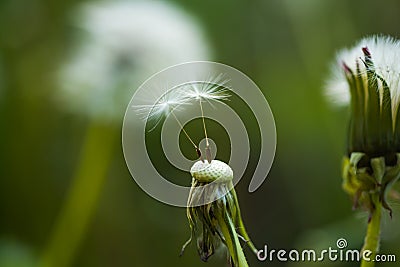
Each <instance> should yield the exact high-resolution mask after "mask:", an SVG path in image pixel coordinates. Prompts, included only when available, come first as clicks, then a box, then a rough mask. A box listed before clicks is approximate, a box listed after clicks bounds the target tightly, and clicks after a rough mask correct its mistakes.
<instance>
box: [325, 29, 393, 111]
mask: <svg viewBox="0 0 400 267" xmlns="http://www.w3.org/2000/svg"><path fill="white" fill-rule="evenodd" d="M365 47H366V48H368V50H369V52H370V53H371V57H372V62H373V63H374V66H375V71H376V73H377V74H378V75H379V76H381V77H382V78H383V79H384V80H385V81H386V83H387V84H388V86H389V88H390V93H391V98H392V109H393V110H395V109H397V106H398V104H399V101H400V41H399V40H396V39H394V38H392V37H390V36H372V37H367V38H364V39H362V40H361V41H359V42H358V43H357V44H356V45H355V46H353V47H352V48H350V49H343V50H341V51H339V53H338V54H337V56H336V60H335V62H334V64H333V67H332V70H333V71H332V77H331V78H330V79H329V80H328V82H327V84H326V93H327V95H328V96H329V97H330V98H331V99H332V100H333V101H334V102H335V103H337V104H338V105H345V104H348V103H349V101H350V90H349V85H348V83H347V80H346V77H345V73H344V68H343V64H346V65H347V66H348V67H349V68H350V70H352V71H353V73H355V72H356V68H357V65H358V66H359V68H360V71H361V73H363V72H365V71H366V67H365V65H364V63H363V60H364V54H363V51H362V49H363V48H365Z"/></svg>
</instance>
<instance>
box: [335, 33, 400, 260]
mask: <svg viewBox="0 0 400 267" xmlns="http://www.w3.org/2000/svg"><path fill="white" fill-rule="evenodd" d="M335 65H336V66H335V67H334V68H335V69H334V76H333V78H332V79H331V80H330V81H329V82H328V83H327V92H328V94H329V95H331V96H334V98H335V99H336V100H337V101H336V102H338V103H342V104H343V103H348V102H350V111H351V115H350V122H349V129H348V138H347V154H346V156H345V158H344V163H343V189H344V190H345V191H346V192H347V193H348V194H349V195H350V196H351V197H352V199H353V208H354V209H355V208H358V207H361V208H363V209H365V210H367V211H368V213H369V219H368V229H367V235H366V237H365V242H364V246H363V250H364V251H365V250H370V251H371V252H372V253H373V255H376V253H378V250H379V240H380V224H381V216H382V207H383V208H385V209H386V210H388V211H389V214H390V216H392V209H391V207H390V206H389V204H388V201H387V198H388V193H389V192H390V190H391V189H392V185H393V184H394V183H395V182H396V181H397V180H398V179H399V177H400V113H399V103H400V101H399V100H400V79H399V77H400V42H399V41H398V40H395V39H393V38H391V37H383V36H374V37H370V38H365V39H363V40H361V41H360V42H359V43H358V44H357V45H356V46H355V47H354V48H352V49H346V50H343V51H341V52H340V53H339V54H338V56H337V61H336V63H335ZM361 266H365V267H366V266H374V262H373V261H370V262H366V261H364V260H363V261H362V263H361Z"/></svg>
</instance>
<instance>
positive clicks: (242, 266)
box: [216, 210, 249, 267]
mask: <svg viewBox="0 0 400 267" xmlns="http://www.w3.org/2000/svg"><path fill="white" fill-rule="evenodd" d="M221 213H222V214H221ZM221 213H220V212H218V213H217V214H216V217H217V219H218V220H219V222H220V224H219V225H220V227H221V232H222V234H223V236H224V238H225V244H226V246H227V247H228V251H229V254H230V255H231V257H232V261H233V263H234V266H235V267H248V266H249V265H248V264H247V261H246V257H245V255H244V253H243V250H242V247H241V246H240V242H239V237H238V236H237V233H236V230H235V227H234V226H233V222H232V220H231V218H230V217H229V215H228V214H227V212H226V210H224V211H222V212H221Z"/></svg>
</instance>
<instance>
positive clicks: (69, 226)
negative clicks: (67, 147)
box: [40, 122, 118, 267]
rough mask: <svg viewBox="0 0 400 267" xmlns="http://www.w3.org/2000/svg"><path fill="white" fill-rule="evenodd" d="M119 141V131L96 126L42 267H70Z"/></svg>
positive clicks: (89, 131) (90, 129) (91, 129)
mask: <svg viewBox="0 0 400 267" xmlns="http://www.w3.org/2000/svg"><path fill="white" fill-rule="evenodd" d="M117 137H118V134H117V131H116V130H115V128H113V127H110V126H108V125H104V124H102V123H97V122H92V123H91V125H89V126H88V129H87V131H86V135H85V139H84V144H83V147H82V150H81V155H80V161H79V163H78V167H77V169H76V172H75V175H74V177H73V180H72V183H71V186H70V189H69V192H68V193H67V196H66V200H65V202H64V204H63V206H62V207H61V211H60V213H59V215H58V218H57V219H56V222H55V225H54V228H53V231H52V233H51V235H50V238H49V240H48V243H47V245H46V247H45V249H44V251H43V254H42V257H41V261H40V266H41V267H54V266H57V267H67V266H70V265H71V263H72V261H73V259H74V257H75V254H76V251H77V250H78V248H79V246H80V244H81V242H82V239H83V238H84V236H85V233H86V232H87V229H88V226H89V225H90V221H91V219H92V217H93V215H94V213H95V211H96V206H97V205H96V203H97V202H98V199H99V196H100V193H101V191H102V188H103V184H104V181H105V179H106V176H107V170H108V166H109V164H110V161H111V157H112V151H113V148H114V145H115V141H116V139H117Z"/></svg>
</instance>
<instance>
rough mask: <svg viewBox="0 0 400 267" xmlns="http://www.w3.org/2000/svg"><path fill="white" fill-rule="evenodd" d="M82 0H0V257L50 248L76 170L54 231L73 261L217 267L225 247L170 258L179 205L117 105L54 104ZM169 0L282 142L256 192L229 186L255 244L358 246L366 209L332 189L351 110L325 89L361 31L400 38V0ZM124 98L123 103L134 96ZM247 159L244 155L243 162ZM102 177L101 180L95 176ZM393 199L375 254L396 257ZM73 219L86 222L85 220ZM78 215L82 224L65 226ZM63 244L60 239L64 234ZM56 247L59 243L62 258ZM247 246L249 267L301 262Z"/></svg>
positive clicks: (5, 262) (182, 227)
mask: <svg viewBox="0 0 400 267" xmlns="http://www.w3.org/2000/svg"><path fill="white" fill-rule="evenodd" d="M82 3H83V1H64V0H61V1H44V0H42V1H41V0H32V1H28V0H25V1H24V0H2V1H1V2H0V49H1V50H0V122H1V126H0V127H1V128H0V129H1V130H0V137H1V138H0V162H1V163H0V203H1V204H0V266H37V263H38V262H39V261H40V259H42V257H45V256H43V255H47V254H46V253H50V252H49V251H51V249H49V242H50V243H51V240H52V238H54V237H52V235H55V234H54V228H55V226H56V224H57V222H59V220H60V218H62V216H61V217H60V214H61V213H62V209H63V208H62V207H63V206H64V205H65V203H66V201H67V199H69V198H71V194H70V188H71V186H72V184H73V183H74V182H73V181H74V177H75V178H76V177H78V179H79V177H83V176H85V177H86V180H88V179H89V180H88V181H90V183H89V184H86V185H82V186H83V188H84V190H83V192H78V193H76V194H77V199H78V201H77V202H76V203H75V206H78V207H80V208H81V209H79V210H76V214H73V215H74V216H75V217H73V218H72V220H71V218H69V220H70V221H67V222H64V225H63V226H62V227H61V228H60V229H61V232H62V233H61V234H60V237H59V239H55V240H56V241H53V242H55V243H56V245H55V246H56V247H57V246H58V245H59V244H57V242H59V241H57V240H63V238H66V239H67V240H68V238H73V237H74V236H76V237H75V238H76V239H77V240H79V241H78V242H77V246H76V247H74V248H73V251H72V252H71V255H72V256H71V259H70V262H69V263H70V266H226V261H225V257H224V256H223V255H221V256H214V257H212V258H211V259H210V262H209V263H207V264H206V263H202V262H201V261H200V259H199V258H198V256H197V253H196V251H195V246H193V245H192V246H189V248H188V249H187V250H186V253H185V255H184V256H183V257H181V258H179V257H178V255H179V252H180V249H181V246H182V244H183V243H184V242H185V241H186V239H187V238H188V237H189V226H188V223H187V219H186V214H185V210H184V209H182V208H175V207H171V206H167V205H165V204H162V203H160V202H158V201H156V200H154V199H152V198H151V197H149V196H148V195H147V194H146V193H144V192H143V191H142V190H141V189H140V188H139V187H138V186H137V185H136V183H135V182H134V181H133V179H132V178H131V176H130V174H129V172H128V170H127V167H126V165H125V162H124V158H123V154H122V148H121V140H120V132H121V127H122V120H123V112H121V113H120V114H119V115H118V116H117V119H115V120H114V122H112V123H111V122H110V121H109V120H106V119H105V120H104V121H102V119H101V117H100V118H96V119H95V120H94V119H93V118H91V117H88V116H84V115H82V116H79V114H77V113H71V112H69V111H68V110H66V109H65V108H63V107H61V106H60V105H59V104H58V102H57V101H55V100H54V94H55V92H56V91H58V90H60V88H59V87H60V86H61V85H60V83H59V82H58V80H57V71H58V70H59V69H60V68H61V66H62V65H63V64H65V62H66V61H68V55H69V54H70V53H71V51H73V50H74V49H75V48H76V46H77V44H79V43H80V42H83V41H82V39H83V37H82V35H81V34H77V30H76V28H75V27H74V26H73V25H72V24H73V23H71V21H73V15H71V14H74V12H76V10H77V9H79V6H80V5H82ZM90 3H92V4H96V1H90ZM168 3H169V4H171V5H174V6H175V7H176V8H177V9H179V10H180V12H185V13H186V14H188V15H189V16H193V17H194V19H195V20H196V21H197V22H198V24H199V25H200V26H199V27H201V29H202V31H203V32H204V35H205V38H206V39H207V40H208V43H209V47H210V49H211V50H212V58H211V59H212V60H215V61H218V62H222V63H225V64H228V65H231V66H233V67H235V68H237V69H239V70H241V71H243V72H244V73H246V74H247V75H248V76H249V77H250V78H252V79H253V80H254V81H255V82H256V83H257V85H258V86H259V87H260V88H261V90H262V91H263V93H264V95H265V97H266V99H267V100H268V102H269V104H270V106H271V109H272V111H273V114H274V117H275V122H276V127H277V139H278V140H277V141H278V143H277V152H276V158H275V162H274V164H273V167H272V169H271V172H270V174H269V176H268V179H267V180H266V181H265V182H264V184H263V185H262V187H261V188H260V189H259V190H257V191H256V192H255V193H252V194H250V193H248V192H247V187H248V183H249V181H250V179H246V177H245V178H244V179H242V180H241V182H240V183H239V184H238V186H237V192H238V195H239V200H240V203H241V209H242V213H243V217H244V221H245V224H246V225H247V228H248V232H249V234H250V236H251V237H252V239H253V242H254V243H255V244H256V245H258V246H259V247H263V245H264V244H268V247H269V248H275V249H280V248H285V249H292V248H299V249H300V248H305V247H306V248H315V249H318V248H327V247H328V246H332V247H335V246H336V245H335V243H336V240H337V239H338V238H341V237H343V238H346V239H347V241H348V242H349V247H351V248H359V247H361V245H362V242H363V234H364V230H365V227H366V215H365V214H363V213H359V212H352V210H351V201H350V200H349V198H348V197H347V195H346V194H345V193H344V192H343V191H342V190H341V173H340V166H341V158H342V155H343V153H344V151H345V150H344V147H345V144H344V140H345V134H346V121H347V118H348V114H347V110H346V108H341V109H339V108H335V107H333V106H332V105H330V103H329V101H328V100H327V99H326V98H325V97H324V93H323V89H322V88H323V86H324V80H325V79H326V78H327V77H328V75H329V64H330V62H332V59H333V57H334V55H335V51H337V49H340V48H342V47H343V46H350V45H352V44H354V43H355V42H356V41H357V40H358V39H360V38H361V37H364V36H366V35H369V34H375V33H383V34H390V35H392V36H394V37H397V36H400V29H399V27H398V25H399V24H400V17H399V16H398V11H399V10H400V2H399V1H396V0H387V1H372V0H354V1H346V0H331V1H319V0H304V1H296V0H270V1H261V0H257V1H229V0H220V1H209V0H204V1H184V0H174V1H169V2H168ZM116 19H118V18H116ZM151 29H152V28H151V25H148V31H151ZM139 37H140V36H139ZM139 37H138V38H139ZM172 41H173V40H171V42H172ZM159 70H160V69H154V72H156V71H159ZM87 75H91V74H87ZM132 75H133V74H132ZM146 78H147V77H144V78H140V79H139V80H138V81H136V84H135V86H136V85H138V84H140V83H142V82H143V81H144V80H145V79H146ZM125 86H127V87H132V85H125ZM76 97H77V98H79V95H77V96H76ZM124 101H125V102H124ZM124 101H122V102H121V105H123V107H125V106H126V105H127V104H128V102H129V98H128V99H124ZM123 102H124V103H123ZM71 105H73V103H72V102H71ZM93 121H94V122H93ZM91 142H92V143H91ZM98 145H100V146H98ZM102 145H104V146H105V148H104V147H102ZM255 146H257V145H255ZM88 147H89V148H88ZM83 151H89V152H83ZM104 151H106V152H104ZM85 153H86V154H85ZM102 153H103V154H104V155H103V154H102ZM102 155H103V156H102ZM256 160H257V158H256V156H254V155H252V161H251V162H250V167H249V172H251V168H252V167H253V168H254V166H255V165H254V164H255V163H256ZM82 162H84V164H83V163H82ZM82 165H85V166H86V167H82ZM79 166H81V167H79ZM82 168H83V169H84V168H86V169H84V170H82ZM79 169H80V171H79ZM77 170H78V171H77ZM76 172H78V173H79V174H76ZM98 175H99V176H104V181H103V182H102V183H100V182H98V180H97V179H98ZM188 183H189V180H188ZM92 184H93V186H92ZM96 186H98V187H96ZM96 188H98V192H97V193H98V196H94V197H93V199H94V200H95V201H94V203H91V204H88V208H87V209H88V210H90V214H86V213H85V208H84V206H85V201H86V196H87V194H89V195H90V194H94V195H95V194H96V192H95V191H96V190H97V189H96ZM90 192H92V193H90ZM93 192H94V193H93ZM86 193H87V194H86ZM80 197H82V199H79V198H80ZM71 205H72V207H75V206H74V205H73V204H71ZM81 205H82V206H81ZM394 205H395V213H394V218H393V220H390V219H388V216H387V215H385V216H384V217H385V218H386V219H385V222H384V227H383V242H382V246H381V249H382V251H381V252H382V253H394V254H396V255H397V256H398V258H400V246H399V241H400V236H399V231H398V230H397V228H399V227H398V226H399V220H398V217H399V214H400V210H399V209H398V204H397V205H396V203H395V204H394ZM81 211H82V213H84V214H83V215H82V213H80V212H81ZM80 216H82V218H85V216H86V217H87V218H86V219H82V218H81V217H80ZM81 222H82V223H83V224H84V222H87V225H84V226H82V227H81V228H80V226H79V224H80V223H81ZM75 224H76V225H78V226H76V227H78V228H79V229H69V228H68V226H70V225H75ZM69 231H71V232H69ZM63 245H64V246H66V247H67V248H68V242H66V243H65V244H63ZM50 247H51V246H50ZM60 247H61V248H58V249H59V250H61V252H60V251H58V252H57V253H61V254H62V252H63V250H64V249H62V245H61V246H60ZM69 249H71V248H69ZM245 253H246V255H247V258H248V260H249V263H250V266H292V265H293V266H302V264H303V265H304V266H309V265H310V264H309V263H294V264H293V263H284V262H277V261H276V260H275V261H274V262H272V263H269V264H268V263H267V262H259V261H257V259H256V257H255V256H254V255H252V254H251V253H250V250H248V249H246V250H245ZM53 257H55V258H56V261H57V260H60V261H62V258H59V257H58V256H53ZM60 257H61V256H60ZM399 260H400V259H399ZM56 261H55V262H56ZM320 264H321V263H320ZM317 265H318V264H317ZM326 265H328V266H357V264H356V263H344V262H337V263H326ZM53 266H63V264H62V263H60V264H58V263H57V264H54V265H53ZM381 266H397V264H396V263H391V264H390V263H385V264H381Z"/></svg>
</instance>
